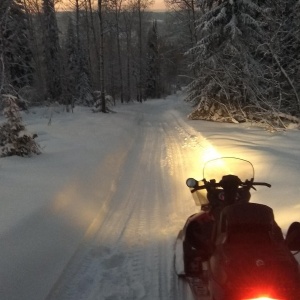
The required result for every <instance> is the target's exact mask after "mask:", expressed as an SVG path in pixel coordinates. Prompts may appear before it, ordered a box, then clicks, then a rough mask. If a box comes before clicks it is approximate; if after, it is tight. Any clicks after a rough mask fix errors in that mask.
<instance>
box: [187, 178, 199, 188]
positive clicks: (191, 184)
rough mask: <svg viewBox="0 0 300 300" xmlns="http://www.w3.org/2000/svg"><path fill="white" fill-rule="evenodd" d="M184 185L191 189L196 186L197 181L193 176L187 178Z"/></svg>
mask: <svg viewBox="0 0 300 300" xmlns="http://www.w3.org/2000/svg"><path fill="white" fill-rule="evenodd" d="M186 185H187V186H188V187H189V188H191V189H192V188H196V187H197V186H198V181H197V180H196V179H194V178H188V179H187V180H186Z"/></svg>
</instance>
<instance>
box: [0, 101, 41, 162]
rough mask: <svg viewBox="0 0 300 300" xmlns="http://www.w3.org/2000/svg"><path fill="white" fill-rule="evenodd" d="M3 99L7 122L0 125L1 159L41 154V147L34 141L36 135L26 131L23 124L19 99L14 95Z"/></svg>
mask: <svg viewBox="0 0 300 300" xmlns="http://www.w3.org/2000/svg"><path fill="white" fill-rule="evenodd" d="M2 99H3V101H4V103H5V108H4V110H3V114H4V116H5V118H6V120H7V121H6V122H5V123H4V124H2V125H0V157H4V156H12V155H18V156H30V155H31V154H32V153H35V154H40V147H39V145H38V144H37V143H36V141H35V140H34V139H35V137H36V134H31V133H29V132H28V131H26V128H25V126H24V124H23V122H22V117H21V114H20V109H19V107H18V105H17V98H16V97H15V96H12V95H2Z"/></svg>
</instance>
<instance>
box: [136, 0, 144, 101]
mask: <svg viewBox="0 0 300 300" xmlns="http://www.w3.org/2000/svg"><path fill="white" fill-rule="evenodd" d="M137 8H138V17H139V31H138V32H139V36H138V37H139V70H138V82H137V84H138V86H137V98H138V99H137V101H139V102H142V56H143V51H142V8H141V0H138V7H137Z"/></svg>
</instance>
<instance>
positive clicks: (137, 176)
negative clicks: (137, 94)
mask: <svg viewBox="0 0 300 300" xmlns="http://www.w3.org/2000/svg"><path fill="white" fill-rule="evenodd" d="M176 101H177V100H176V99H175V100H174V102H173V103H171V106H170V102H169V101H165V103H164V100H160V101H154V102H153V103H152V102H150V101H149V102H148V103H145V104H143V105H140V106H139V105H135V106H132V107H130V110H128V111H130V113H129V112H128V111H127V112H123V113H126V114H128V118H131V120H132V122H133V123H132V126H133V127H132V129H131V137H132V144H131V146H130V147H128V148H127V149H124V148H122V149H120V150H121V151H120V152H121V153H122V154H123V159H124V163H123V164H122V170H121V171H120V174H119V176H118V178H116V179H115V180H114V182H113V192H112V193H111V195H110V198H109V199H107V200H106V205H105V209H104V211H103V212H102V213H100V215H99V216H98V220H97V226H95V227H97V228H94V230H93V232H92V233H91V234H90V235H89V236H88V237H86V239H85V241H84V243H82V245H81V247H80V248H79V249H78V250H77V252H76V254H75V256H74V257H73V259H72V260H71V262H70V263H69V265H68V267H67V268H66V269H65V272H64V273H63V275H62V276H61V278H60V280H59V281H58V283H57V285H56V286H55V287H54V289H53V290H52V292H51V293H50V295H49V297H48V298H47V299H48V300H50V299H51V300H52V299H61V300H63V299H77V300H79V299H90V300H93V299H103V300H104V299H106V300H109V299H110V300H112V299H114V300H119V299H122V300H125V299H149V300H150V299H151V300H153V299H191V295H190V293H189V291H188V290H187V289H186V287H185V286H184V285H182V283H181V282H180V281H178V279H177V276H176V275H175V274H174V266H173V259H174V252H173V248H174V239H175V237H176V236H177V233H178V231H179V229H180V228H181V227H182V226H183V223H184V221H185V219H186V217H187V216H188V215H189V214H190V213H193V212H194V211H195V206H194V204H193V202H192V200H191V196H190V193H189V191H188V189H187V187H186V186H185V179H186V176H187V174H189V173H191V170H190V171H189V169H191V168H192V167H193V164H194V162H195V151H199V149H198V147H196V143H197V141H196V140H197V137H196V136H195V135H194V132H193V131H192V129H191V128H189V127H188V126H187V125H186V124H185V122H183V121H182V117H183V118H184V115H182V116H179V115H178V112H176V111H175V110H173V109H172V105H176ZM145 105H146V106H147V108H146V109H145ZM127 109H128V108H127ZM119 113H120V114H121V113H122V112H119ZM197 154H198V153H197ZM196 161H197V160H196ZM198 173H199V170H198ZM104 176H105V175H104Z"/></svg>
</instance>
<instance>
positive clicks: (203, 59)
mask: <svg viewBox="0 0 300 300" xmlns="http://www.w3.org/2000/svg"><path fill="white" fill-rule="evenodd" d="M218 3H220V1H219V2H218ZM218 3H217V4H216V3H215V4H214V5H212V7H211V9H210V10H208V11H207V12H206V13H205V14H204V15H203V16H202V17H201V18H200V19H199V21H198V31H199V34H200V35H201V38H200V39H199V41H198V43H197V45H196V46H195V47H194V48H192V49H190V50H189V51H188V54H189V55H191V54H193V55H194V56H195V57H196V59H195V61H194V62H193V63H192V64H191V67H192V68H193V69H194V70H195V71H196V78H194V80H193V82H192V83H191V84H190V85H189V88H188V91H189V94H188V97H187V101H190V102H192V103H194V104H196V105H197V110H196V112H195V113H194V114H191V115H190V117H191V118H194V117H201V118H205V119H212V120H214V119H215V120H224V119H226V120H228V121H234V122H237V121H242V120H245V118H246V117H247V116H246V114H245V110H246V108H247V110H248V111H253V110H256V109H257V107H260V106H264V105H267V104H266V103H265V102H264V101H265V86H266V83H265V78H264V72H265V70H264V67H263V66H262V65H261V64H260V60H261V58H262V56H263V51H264V48H263V47H260V46H261V45H263V43H264V41H265V38H266V37H267V34H266V33H265V30H264V26H265V23H264V22H262V21H261V20H263V8H262V7H260V6H259V5H258V4H256V3H254V2H253V1H251V0H231V1H226V0H225V1H222V2H221V3H220V4H218Z"/></svg>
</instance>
